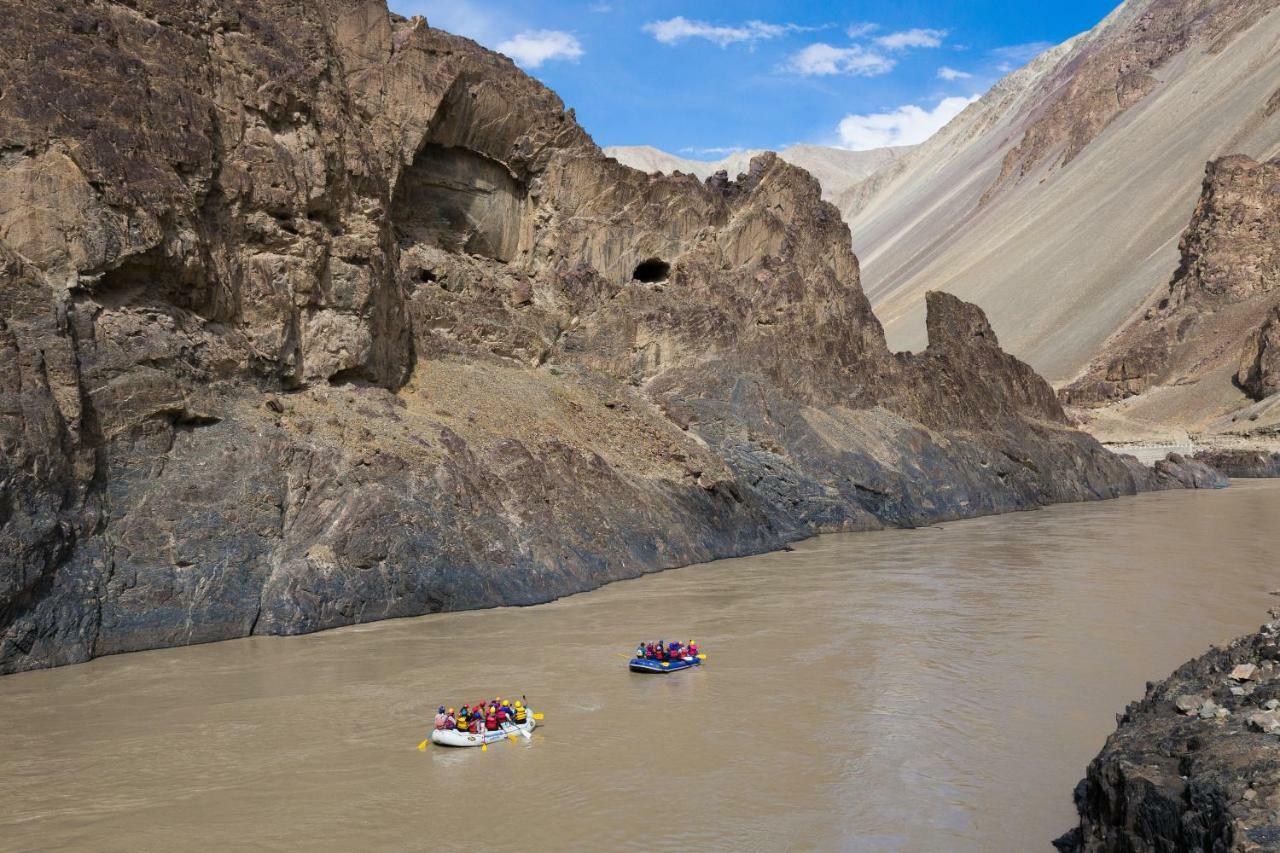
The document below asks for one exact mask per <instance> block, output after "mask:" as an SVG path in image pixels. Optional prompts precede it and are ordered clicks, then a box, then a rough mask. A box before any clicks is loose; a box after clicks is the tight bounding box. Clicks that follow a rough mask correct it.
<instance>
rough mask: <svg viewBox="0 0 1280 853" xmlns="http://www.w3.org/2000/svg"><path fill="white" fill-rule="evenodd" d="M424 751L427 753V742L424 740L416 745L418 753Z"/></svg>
mask: <svg viewBox="0 0 1280 853" xmlns="http://www.w3.org/2000/svg"><path fill="white" fill-rule="evenodd" d="M426 751H427V742H426V741H425V740H424V741H423V742H422V743H420V744H418V752H426Z"/></svg>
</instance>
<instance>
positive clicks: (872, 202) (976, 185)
mask: <svg viewBox="0 0 1280 853" xmlns="http://www.w3.org/2000/svg"><path fill="white" fill-rule="evenodd" d="M1192 7H1194V8H1192ZM1278 7H1280V4H1278V3H1276V2H1275V0H1266V2H1235V3H1230V4H1228V3H1225V2H1216V3H1205V2H1198V3H1190V2H1176V0H1174V1H1173V2H1163V0H1147V2H1141V3H1133V2H1131V3H1128V4H1125V5H1124V6H1121V7H1120V8H1118V9H1117V10H1116V11H1115V12H1114V13H1112V14H1111V15H1110V16H1109V17H1108V18H1107V19H1106V20H1104V21H1103V22H1102V23H1100V24H1099V25H1098V26H1097V27H1095V28H1094V29H1093V30H1091V31H1090V32H1088V33H1085V34H1084V35H1082V36H1079V37H1077V38H1076V39H1073V40H1071V41H1070V42H1067V43H1065V44H1063V45H1061V46H1059V47H1057V48H1054V49H1053V50H1051V51H1049V52H1047V53H1046V54H1044V55H1042V56H1041V57H1040V58H1038V59H1037V60H1035V61H1034V62H1032V63H1031V64H1030V65H1029V66H1027V67H1026V68H1024V69H1022V70H1020V71H1018V72H1015V73H1014V74H1012V75H1010V76H1009V77H1007V78H1005V79H1004V80H1002V81H1001V82H1000V83H999V84H997V86H996V87H994V88H993V89H992V90H991V91H990V92H989V93H988V94H987V95H986V96H984V97H983V98H982V99H981V100H980V101H978V102H977V103H975V104H974V105H973V106H971V107H970V108H969V109H967V110H966V111H965V112H964V113H962V114H961V115H960V116H958V117H957V118H956V119H955V120H953V121H952V122H951V124H949V125H948V126H947V127H946V128H944V129H943V130H942V131H941V132H940V133H939V134H938V135H936V136H935V137H934V138H933V139H931V140H929V141H928V142H926V143H924V144H922V145H920V146H918V147H916V148H915V149H913V150H912V151H911V152H909V153H908V154H907V155H906V156H904V157H903V158H902V159H901V160H899V161H898V162H897V163H895V164H892V165H891V166H890V167H889V168H888V169H886V170H885V171H883V172H881V173H880V174H878V175H876V176H874V177H873V178H871V179H869V180H867V181H865V182H862V183H861V184H859V185H855V186H854V187H852V188H851V189H849V190H846V191H845V192H844V193H843V194H842V196H841V197H840V199H839V201H840V204H841V208H842V211H843V212H844V214H845V216H846V219H847V220H848V221H849V223H850V227H851V228H852V231H853V240H854V249H855V251H856V252H857V254H858V257H859V259H860V260H861V262H862V269H863V276H864V278H863V282H864V286H865V287H866V289H867V293H868V295H869V296H870V298H871V300H872V302H873V304H874V305H875V307H876V311H877V313H878V314H879V316H880V318H881V319H882V321H883V322H884V324H885V328H886V332H887V333H888V336H889V340H890V344H891V345H894V346H896V347H899V348H918V347H920V346H922V345H923V344H924V340H925V337H924V322H923V317H924V312H923V306H924V294H925V292H926V291H927V290H931V289H942V290H947V291H950V292H954V293H958V294H961V295H962V296H964V298H966V299H970V300H973V301H975V302H977V303H978V304H980V305H982V306H983V307H984V308H985V309H986V310H987V311H988V312H989V313H990V315H991V318H992V323H993V325H994V326H995V328H996V331H997V333H998V334H999V335H1000V340H1001V341H1002V342H1004V343H1005V345H1006V346H1008V347H1009V348H1010V350H1011V351H1012V352H1015V353H1017V354H1018V355H1019V356H1020V357H1022V358H1024V359H1026V360H1028V361H1029V362H1030V363H1031V364H1032V365H1033V366H1035V367H1036V368H1037V369H1038V370H1040V371H1041V372H1043V373H1044V374H1045V375H1046V376H1048V377H1049V378H1050V379H1051V380H1054V381H1058V382H1061V381H1065V380H1068V379H1070V378H1072V377H1073V376H1074V375H1075V374H1076V373H1077V372H1079V371H1080V370H1081V369H1082V368H1084V366H1085V365H1086V364H1087V363H1088V362H1089V360H1090V359H1091V358H1092V357H1093V356H1094V355H1095V354H1096V353H1097V352H1099V351H1100V349H1101V348H1102V347H1103V345H1104V343H1105V342H1106V340H1107V339H1108V337H1109V336H1111V335H1112V334H1113V333H1115V332H1116V331H1117V330H1118V329H1120V328H1121V326H1122V325H1124V324H1125V322H1126V321H1127V320H1129V319H1130V318H1131V317H1132V316H1133V315H1134V314H1135V312H1137V311H1138V310H1139V309H1140V308H1141V306H1142V305H1143V303H1144V302H1145V301H1146V300H1147V299H1148V298H1149V297H1151V296H1152V295H1153V294H1155V293H1156V292H1157V291H1158V290H1159V289H1161V288H1162V287H1164V286H1165V285H1166V284H1167V282H1168V281H1169V279H1170V277H1171V276H1172V274H1173V272H1174V270H1175V269H1176V267H1177V264H1178V237H1179V234H1180V233H1181V232H1182V230H1183V229H1184V228H1185V227H1186V224H1187V220H1188V217H1189V216H1190V215H1191V212H1192V210H1193V209H1194V207H1195V205H1196V201H1197V198H1198V196H1199V192H1200V185H1201V181H1202V179H1203V176H1204V170H1205V164H1206V162H1207V161H1208V160H1210V159H1213V158H1216V157H1219V156H1223V155H1226V154H1233V153H1242V154H1247V155H1249V156H1251V157H1254V158H1258V159H1265V158H1268V157H1273V156H1275V155H1276V154H1277V153H1278V152H1280V110H1277V109H1276V106H1277V103H1278V102H1277V97H1276V96H1277V94H1280V88H1278V87H1280V8H1278ZM1117 69H1120V70H1119V71H1117ZM1064 161H1065V162H1064ZM984 196H985V199H984Z"/></svg>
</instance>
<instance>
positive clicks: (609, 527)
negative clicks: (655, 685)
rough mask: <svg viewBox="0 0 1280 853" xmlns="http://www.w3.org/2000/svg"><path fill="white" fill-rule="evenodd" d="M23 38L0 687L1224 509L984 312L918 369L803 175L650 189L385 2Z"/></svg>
mask: <svg viewBox="0 0 1280 853" xmlns="http://www.w3.org/2000/svg"><path fill="white" fill-rule="evenodd" d="M0 46H2V47H0V92H3V97H2V98H0V352H2V353H3V357H2V358H0V446H2V447H3V450H4V453H3V456H2V457H0V555H3V556H0V672H10V671H14V670H20V669H27V668H31V667H39V666H48V665H54V664H60V663H67V662H73V661H82V660H85V659H88V658H90V657H93V656H96V655H102V654H108V653H112V652H121V651H128V650H132V649H142V648H150V647H156V646H166V645H175V644H182V643H193V642H202V641H209V640H217V639H223V638H229V637H237V636H244V635H248V634H253V633H296V632H303V631H311V630H317V629H321V628H326V627H332V626H336V625H342V624H349V623H352V622H359V621H366V620H372V619H380V618H387V617H393V616H404V615H412V614H421V613H429V612H436V611H440V610H451V609H464V608H470V607H481V606H489V605H495V604H529V603H534V602H539V601H546V600H549V599H551V598H555V597H557V596H559V595H563V594H566V593H569V592H574V591H579V590H583V589H587V588H590V587H592V586H595V585H598V584H601V583H604V582H606V581H609V580H613V579H618V578H623V577H631V576H635V575H637V574H640V573H642V572H647V571H653V570H657V569H661V568H665V567H670V566H675V565H681V564H687V563H690V562H695V561H700V560H707V559H712V558H715V557H722V556H729V555H735V554H745V553H751V552H755V551H760V550H764V549H770V548H776V547H778V546H780V545H782V544H784V543H785V542H787V541H791V540H794V539H796V538H799V537H802V536H807V535H810V534H812V533H815V532H818V531H826V530H857V529H867V528H874V527H878V526H882V525H885V524H899V525H901V524H918V523H924V522H927V521H932V520H936V519H943V518H956V517H961V516H966V515H975V514H979V513H988V512H999V511H1006V510H1013V509H1022V508H1027V507H1032V506H1037V505H1040V504H1044V503H1048V502H1052V501H1063V500H1080V499H1092V498H1106V497H1114V496H1116V495H1120V494H1126V493H1131V492H1133V491H1134V490H1136V489H1140V488H1155V487H1161V486H1179V485H1184V484H1187V483H1194V482H1196V481H1200V482H1208V479H1207V477H1208V472H1207V469H1204V468H1203V467H1197V466H1196V465H1195V464H1194V463H1183V462H1177V461H1175V462H1170V463H1168V464H1167V465H1166V466H1165V467H1164V468H1163V469H1162V470H1160V471H1149V470H1147V469H1143V468H1142V467H1141V466H1138V465H1136V463H1134V462H1133V461H1132V460H1128V461H1126V460H1122V459H1119V458H1117V457H1114V456H1112V455H1111V454H1109V453H1107V452H1105V451H1104V450H1103V449H1102V448H1101V447H1100V446H1099V445H1098V444H1097V443H1096V442H1094V441H1093V440H1092V439H1090V438H1088V437H1087V436H1085V435H1083V434H1081V433H1079V432H1076V431H1074V430H1073V429H1071V428H1070V427H1069V426H1068V425H1067V424H1066V421H1065V418H1064V417H1063V414H1062V411H1061V409H1060V408H1059V407H1058V405H1057V402H1056V401H1055V400H1054V398H1053V395H1052V392H1051V391H1050V389H1049V387H1048V386H1047V385H1046V384H1045V383H1044V382H1043V380H1041V379H1039V377H1037V376H1036V375H1035V374H1034V373H1033V372H1031V371H1030V369H1029V368H1027V367H1026V366H1025V365H1023V364H1021V363H1020V362H1018V361H1017V360H1016V359H1013V358H1011V357H1010V356H1007V355H1005V354H1004V353H1003V352H1001V351H1000V349H999V346H998V344H997V342H996V340H995V336H994V334H992V333H991V331H990V327H989V326H988V325H987V323H986V320H985V317H983V315H982V313H981V312H980V311H979V310H978V309H976V308H974V307H973V306H969V305H966V304H965V303H962V302H960V301H959V300H955V299H951V298H949V297H945V296H941V295H938V296H934V297H931V299H930V318H929V324H930V330H931V335H932V337H933V340H931V344H930V347H929V349H928V351H927V352H925V353H924V354H922V355H921V356H911V355H896V356H895V355H892V354H891V353H890V352H889V350H888V348H887V347H886V345H885V340H884V335H883V333H882V330H881V327H880V324H879V322H878V321H877V320H876V318H875V316H874V315H873V314H872V313H871V309H870V306H869V304H868V302H867V300H866V298H865V296H864V295H863V292H862V289H861V287H860V286H859V271H858V262H857V259H856V258H855V257H854V255H853V253H852V251H851V249H850V246H849V236H848V230H847V228H846V226H845V225H844V224H843V222H841V220H840V217H839V215H838V213H837V211H836V210H835V208H833V207H831V206H830V205H828V204H826V203H824V202H822V201H821V199H820V197H819V188H818V186H817V184H816V182H815V181H814V180H813V179H812V178H811V177H810V176H809V175H807V174H806V173H804V172H802V171H800V170H798V169H796V168H794V167H792V166H789V165H787V164H786V163H784V162H782V161H780V160H778V159H777V158H775V157H773V156H764V157H761V158H758V159H756V160H755V161H753V162H752V164H751V167H750V170H749V172H748V173H746V174H744V175H742V176H740V177H739V179H738V180H737V181H732V182H731V181H728V180H726V179H712V180H710V181H707V182H706V183H703V182H700V181H698V180H697V179H695V178H693V177H692V176H684V177H675V178H665V177H660V176H650V175H645V174H642V173H640V172H636V171H633V170H630V169H627V168H625V167H623V166H621V165H619V164H617V163H616V162H614V161H612V160H610V159H608V158H606V157H605V156H604V155H603V154H602V153H601V152H600V151H599V150H598V149H597V148H596V147H595V146H594V144H593V143H592V142H591V140H590V139H589V138H588V137H587V136H586V134H585V133H584V132H583V131H582V129H581V128H579V127H578V126H577V124H576V123H575V121H574V119H573V115H572V113H571V112H566V111H565V110H564V107H563V105H562V104H561V102H560V101H559V100H558V99H557V98H556V97H555V95H554V94H552V93H551V92H549V91H547V90H546V89H544V88H542V87H541V86H539V85H538V84H537V83H535V82H534V81H532V80H530V79H529V78H527V77H526V76H524V75H523V74H521V73H520V72H519V71H518V70H517V69H516V68H515V67H514V66H513V65H512V64H511V63H510V62H509V61H508V60H506V59H505V58H502V57H500V56H497V55H494V54H491V53H488V52H486V51H484V50H482V49H480V48H479V47H478V46H476V45H475V44H473V43H471V42H469V41H467V40H465V39H461V38H457V37H455V36H451V35H449V34H447V33H444V32H441V31H438V30H433V29H431V28H430V27H428V26H427V24H426V22H425V21H423V20H422V19H414V20H403V19H400V18H397V17H395V16H393V15H390V14H389V13H388V12H387V9H386V7H385V5H384V4H383V3H382V0H309V2H304V3H295V2H284V0H272V1H271V2H248V0H219V2H214V1H213V0H201V2H199V3H195V4H192V3H189V2H185V0H184V1H183V2H180V0H142V2H129V3H126V2H109V1H108V0H103V2H95V3H88V4H73V3H55V2H52V0H42V2H36V3H25V2H24V3H17V2H12V0H0ZM87 68H92V69H93V73H92V74H86V73H85V69H87Z"/></svg>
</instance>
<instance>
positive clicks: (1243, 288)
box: [1062, 156, 1280, 405]
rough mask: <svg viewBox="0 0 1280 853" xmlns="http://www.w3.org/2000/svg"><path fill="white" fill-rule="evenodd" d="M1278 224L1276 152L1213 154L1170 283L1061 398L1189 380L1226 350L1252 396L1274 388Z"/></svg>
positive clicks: (1109, 397) (1277, 379)
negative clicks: (1260, 158) (1263, 155)
mask: <svg viewBox="0 0 1280 853" xmlns="http://www.w3.org/2000/svg"><path fill="white" fill-rule="evenodd" d="M1277 234H1280V160H1272V161H1269V162H1266V163H1257V162H1255V161H1253V160H1251V159H1249V158H1248V157H1241V156H1233V157H1225V158H1223V159H1221V160H1216V161H1213V162H1211V163H1209V165H1208V167H1207V168H1206V170H1205V180H1204V190H1203V192H1202V194H1201V198H1200V202H1199V204H1197V205H1196V209H1195V212H1194V214H1193V215H1192V217H1191V222H1190V224H1189V225H1188V226H1187V229H1186V231H1184V232H1183V235H1182V241H1181V244H1180V249H1181V252H1182V263H1181V265H1180V266H1179V268H1178V270H1177V272H1176V273H1175V274H1174V276H1173V279H1172V281H1171V282H1170V283H1169V286H1168V288H1167V290H1166V291H1165V292H1164V293H1163V294H1161V295H1160V296H1159V299H1158V302H1156V304H1154V305H1152V306H1151V307H1150V308H1149V309H1148V310H1147V311H1146V312H1145V313H1144V314H1143V316H1142V317H1141V318H1140V319H1138V320H1136V321H1135V322H1134V323H1133V324H1131V325H1130V326H1129V327H1127V328H1125V329H1124V330H1122V331H1121V332H1120V333H1119V334H1118V335H1117V336H1116V338H1115V339H1114V340H1113V341H1111V342H1110V343H1109V345H1108V347H1107V350H1106V352H1104V353H1103V355H1102V356H1100V358H1099V359H1098V361H1097V362H1096V363H1095V364H1094V366H1093V367H1092V368H1091V370H1090V371H1088V372H1087V373H1086V374H1085V375H1084V376H1082V377H1081V378H1080V379H1078V380H1077V381H1076V382H1074V383H1072V385H1071V386H1069V387H1068V388H1065V389H1064V390H1063V395H1062V396H1063V399H1064V400H1065V401H1066V402H1069V403H1072V404H1075V405H1099V404H1104V403H1107V402H1110V401H1113V400H1116V399H1120V398H1123V397H1127V396H1133V395H1137V394H1142V393H1144V392H1146V391H1147V390H1149V389H1150V388H1152V387H1153V386H1156V385H1162V384H1173V383H1187V382H1189V381H1193V380H1194V379H1195V377H1196V376H1197V375H1200V374H1202V373H1203V372H1205V371H1206V369H1210V370H1211V369H1213V368H1214V367H1216V366H1218V363H1219V362H1221V361H1222V360H1223V359H1226V360H1227V362H1228V363H1230V364H1232V365H1234V364H1240V365H1241V367H1240V370H1239V374H1238V375H1239V381H1240V384H1241V385H1242V386H1243V387H1245V388H1247V389H1249V390H1250V392H1251V393H1252V394H1253V395H1254V396H1255V397H1257V398H1258V399H1261V398H1262V397H1264V396H1268V395H1267V394H1266V393H1265V391H1266V390H1267V389H1268V388H1270V387H1271V385H1272V384H1275V383H1280V376H1277V375H1276V369H1277V364H1276V362H1277V361H1278V360H1280V354H1277V352H1276V344H1275V341H1273V340H1272V339H1273V338H1274V337H1275V336H1276V334H1277V332H1276V331H1275V328H1276V327H1275V324H1274V317H1275V313H1276V311H1277V310H1280V240H1277ZM1242 345H1243V353H1242V352H1241V346H1242ZM1272 390H1273V391H1274V390H1276V389H1275V388H1273V389H1272Z"/></svg>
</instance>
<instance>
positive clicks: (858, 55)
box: [783, 42, 895, 77]
mask: <svg viewBox="0 0 1280 853" xmlns="http://www.w3.org/2000/svg"><path fill="white" fill-rule="evenodd" d="M894 64H895V62H894V60H892V59H889V58H888V57H887V56H882V55H881V54H879V53H876V52H875V51H874V50H867V49H866V48H864V47H861V46H859V45H856V44H855V45H850V46H849V47H832V46H831V45H829V44H822V43H821V42H819V43H818V44H811V45H809V46H808V47H806V48H805V49H804V50H802V51H800V52H798V53H793V54H792V55H791V56H790V57H788V58H787V62H786V65H785V66H783V67H784V68H785V70H787V71H791V72H793V73H795V74H800V75H803V76H805V77H826V76H830V75H833V74H852V75H854V76H858V77H875V76H877V75H879V74H888V73H889V72H890V71H892V70H893V66H894Z"/></svg>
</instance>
